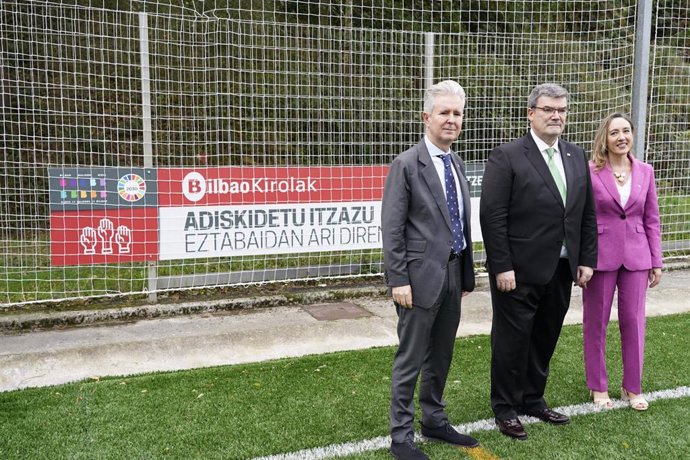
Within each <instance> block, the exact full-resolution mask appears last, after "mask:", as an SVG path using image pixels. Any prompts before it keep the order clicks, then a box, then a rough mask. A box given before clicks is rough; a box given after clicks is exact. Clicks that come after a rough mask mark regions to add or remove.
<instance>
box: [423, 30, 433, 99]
mask: <svg viewBox="0 0 690 460" xmlns="http://www.w3.org/2000/svg"><path fill="white" fill-rule="evenodd" d="M433 84H434V33H433V32H426V33H425V34H424V87H425V88H429V87H430V86H432V85H433Z"/></svg>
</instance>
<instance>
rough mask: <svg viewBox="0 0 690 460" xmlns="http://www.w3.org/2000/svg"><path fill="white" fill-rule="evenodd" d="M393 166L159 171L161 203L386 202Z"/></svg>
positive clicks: (203, 204)
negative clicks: (384, 197)
mask: <svg viewBox="0 0 690 460" xmlns="http://www.w3.org/2000/svg"><path fill="white" fill-rule="evenodd" d="M387 172H388V166H382V165H376V166H315V167H311V166H310V167H263V166H256V167H247V166H241V167H224V168H196V169H192V168H180V169H176V168H170V169H159V170H158V206H160V207H174V206H190V205H191V206H216V205H245V204H281V203H333V202H351V201H353V202H362V201H380V200H381V198H382V197H383V185H384V182H385V180H386V174H387Z"/></svg>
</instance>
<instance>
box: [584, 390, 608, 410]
mask: <svg viewBox="0 0 690 460" xmlns="http://www.w3.org/2000/svg"><path fill="white" fill-rule="evenodd" d="M596 393H598V394H595V392H594V391H593V390H589V397H590V398H592V402H594V404H595V405H596V406H597V407H600V408H601V409H612V408H613V401H611V398H610V397H609V393H608V391H597V392H596Z"/></svg>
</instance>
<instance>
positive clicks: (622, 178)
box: [613, 171, 628, 184]
mask: <svg viewBox="0 0 690 460" xmlns="http://www.w3.org/2000/svg"><path fill="white" fill-rule="evenodd" d="M613 177H615V178H616V180H617V181H618V182H620V183H621V184H622V183H624V182H625V178H626V177H628V173H626V172H625V171H621V172H616V171H614V172H613Z"/></svg>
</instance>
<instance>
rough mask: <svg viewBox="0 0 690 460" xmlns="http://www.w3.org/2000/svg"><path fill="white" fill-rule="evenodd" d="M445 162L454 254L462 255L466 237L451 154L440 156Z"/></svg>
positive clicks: (447, 202)
mask: <svg viewBox="0 0 690 460" xmlns="http://www.w3.org/2000/svg"><path fill="white" fill-rule="evenodd" d="M439 158H441V159H442V160H443V166H444V168H443V169H444V177H445V181H446V204H447V205H448V213H449V214H450V229H451V231H452V232H453V252H455V253H456V254H460V253H461V252H462V249H463V247H464V246H465V235H463V233H462V219H461V218H460V208H459V206H458V189H457V187H455V177H453V165H452V164H451V162H450V154H446V155H439Z"/></svg>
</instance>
